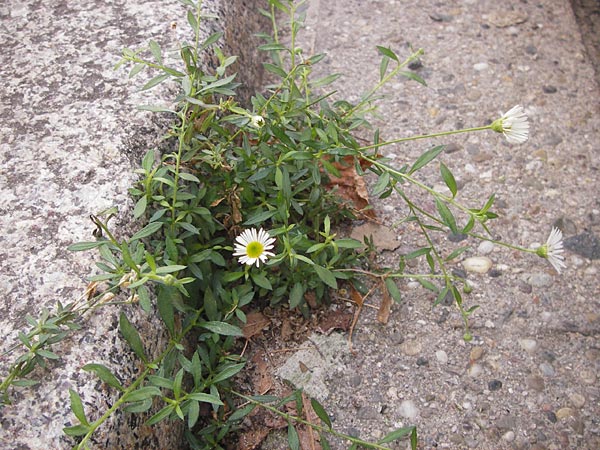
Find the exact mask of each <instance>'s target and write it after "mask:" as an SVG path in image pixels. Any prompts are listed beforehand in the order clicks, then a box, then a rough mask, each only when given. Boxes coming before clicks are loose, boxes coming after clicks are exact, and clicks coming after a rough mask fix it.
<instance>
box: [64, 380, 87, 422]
mask: <svg viewBox="0 0 600 450" xmlns="http://www.w3.org/2000/svg"><path fill="white" fill-rule="evenodd" d="M69 398H70V399H71V411H73V414H75V417H77V419H79V421H80V422H81V423H82V425H85V426H88V425H89V422H88V421H87V419H86V417H85V411H84V410H83V403H82V402H81V397H79V394H78V393H77V392H75V391H74V390H73V389H69Z"/></svg>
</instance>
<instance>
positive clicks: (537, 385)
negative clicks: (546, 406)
mask: <svg viewBox="0 0 600 450" xmlns="http://www.w3.org/2000/svg"><path fill="white" fill-rule="evenodd" d="M525 382H526V383H527V386H528V387H529V388H531V389H533V390H534V391H538V392H542V391H543V390H544V388H545V387H546V384H545V383H544V379H543V378H542V377H540V376H537V375H532V376H529V377H527V378H526V379H525Z"/></svg>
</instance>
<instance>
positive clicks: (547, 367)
mask: <svg viewBox="0 0 600 450" xmlns="http://www.w3.org/2000/svg"><path fill="white" fill-rule="evenodd" d="M539 368H540V371H541V372H542V374H544V375H545V376H547V377H553V376H554V375H555V374H556V371H555V370H554V367H552V365H551V364H549V363H546V362H543V363H541V364H540V365H539Z"/></svg>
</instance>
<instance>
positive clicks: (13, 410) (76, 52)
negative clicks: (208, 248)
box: [0, 0, 268, 449]
mask: <svg viewBox="0 0 600 450" xmlns="http://www.w3.org/2000/svg"><path fill="white" fill-rule="evenodd" d="M259 6H263V5H262V2H261V1H260V0H250V1H244V0H233V1H230V0H204V2H203V7H204V9H205V13H207V14H211V15H215V16H216V17H217V19H214V20H208V21H206V22H205V23H204V24H203V34H204V36H205V37H207V36H209V35H210V34H212V33H213V32H215V31H218V30H222V31H224V39H223V41H224V44H225V50H224V51H225V52H226V53H228V54H237V55H239V56H240V58H239V60H238V61H239V62H238V64H237V67H235V68H234V70H237V71H238V72H239V75H238V79H239V81H241V82H242V83H244V84H245V86H246V87H245V90H244V91H243V94H244V95H245V96H246V98H247V97H248V94H249V93H250V92H251V91H252V90H253V88H255V87H257V86H260V83H261V67H260V64H259V59H258V56H257V54H256V50H255V49H256V46H257V44H258V43H259V42H258V40H257V38H254V37H253V34H254V33H256V32H258V31H264V30H265V29H266V28H267V27H268V24H264V20H265V19H264V17H263V16H261V15H260V14H259V12H258V7H259ZM0 23H1V30H0V47H1V48H2V52H1V53H0V79H1V80H2V89H1V90H0V168H1V169H0V194H1V197H2V199H3V201H2V204H1V206H0V228H1V229H2V234H0V269H1V270H0V308H1V310H2V317H1V318H0V330H1V331H2V335H3V340H2V343H1V344H0V354H2V353H3V352H4V351H6V350H7V349H9V348H10V347H11V346H13V345H14V344H15V343H17V342H18V340H17V333H18V331H19V330H20V329H22V328H24V327H26V322H25V320H24V318H25V315H26V314H30V315H31V316H33V317H37V316H38V315H39V313H40V311H41V310H42V308H49V309H52V308H53V307H54V306H55V304H56V302H57V301H58V300H60V301H61V302H62V303H63V304H66V303H69V302H71V301H74V300H76V299H77V298H79V297H80V296H81V294H82V293H83V291H84V289H85V286H86V282H85V278H86V277H87V276H88V275H90V274H91V273H92V272H93V271H94V260H95V259H96V255H95V254H94V252H85V253H75V254H74V253H70V252H68V251H67V250H66V248H67V246H68V245H70V244H72V243H75V242H79V241H87V240H93V237H92V235H91V233H92V231H93V229H94V226H93V225H92V223H91V222H90V221H89V218H88V216H89V215H90V214H92V213H98V212H99V211H101V210H103V209H105V208H108V207H111V206H118V207H119V210H120V214H119V216H118V217H117V218H115V219H113V220H112V221H111V223H110V225H111V228H112V229H113V230H114V232H115V233H116V234H117V235H118V236H128V235H131V230H132V229H133V226H132V224H131V223H130V220H131V213H130V210H131V206H132V204H131V201H130V200H129V198H128V194H127V189H128V188H129V187H130V186H131V184H132V182H133V181H134V176H133V174H132V173H133V168H134V166H135V165H137V164H138V162H139V158H140V156H141V155H142V154H144V153H145V152H146V151H147V150H148V149H150V148H153V147H156V146H157V145H158V143H159V141H160V137H161V136H162V135H163V134H164V131H165V129H166V123H167V122H166V120H168V119H163V122H162V123H159V121H158V120H157V119H156V118H157V117H158V116H156V115H153V114H151V113H148V112H142V111H137V110H136V109H135V107H136V105H139V104H161V103H162V104H168V103H167V102H169V101H170V100H171V99H172V92H170V90H172V87H169V86H168V85H166V84H165V85H164V86H163V85H161V86H158V87H157V88H155V89H153V90H150V91H148V92H144V93H142V92H140V91H139V88H140V86H141V85H142V80H143V79H144V77H149V76H150V74H141V75H140V79H134V80H133V81H130V80H128V79H127V71H126V70H120V71H118V72H115V71H114V70H113V66H114V65H115V63H116V62H117V61H118V60H119V58H120V54H121V50H122V48H123V47H130V48H139V47H142V46H145V45H146V44H147V42H148V40H149V39H154V40H155V41H157V42H158V43H159V44H160V45H161V46H162V47H163V49H165V50H166V49H176V48H177V44H176V42H177V41H178V40H180V39H185V40H188V41H189V40H190V39H189V36H190V35H189V33H188V30H189V28H188V27H187V23H186V16H185V9H184V7H183V6H182V5H181V4H180V2H178V1H176V0H140V1H136V2H131V1H127V0H115V1H111V2H104V1H100V0H90V1H85V2H84V1H79V2H58V1H52V2H39V1H36V0H26V1H21V0H7V1H4V2H2V4H1V5H0ZM174 24H176V25H174ZM211 64H214V61H213V60H212V59H211V57H210V55H208V54H207V59H206V65H207V67H209V66H210V65H211ZM119 311H120V309H119V308H116V307H110V308H104V309H100V310H98V311H96V312H94V313H93V314H92V315H91V316H89V317H85V318H84V319H83V320H82V321H81V325H82V326H83V329H82V330H81V331H80V332H77V333H74V334H73V335H72V337H70V338H69V339H67V340H66V341H65V342H64V343H62V344H59V345H56V346H55V347H54V348H53V350H54V351H55V352H56V353H57V354H59V355H60V356H61V359H60V360H57V361H56V362H50V363H49V364H48V368H47V369H46V370H39V369H36V370H35V371H34V372H33V373H32V374H31V375H30V378H32V379H39V380H41V383H40V384H39V385H38V386H36V387H33V388H16V389H13V390H12V391H11V398H12V400H13V405H10V406H5V407H3V408H2V409H0V420H1V423H2V426H1V428H0V447H1V448H19V449H49V448H51V449H63V448H71V447H72V445H73V444H74V441H73V440H72V439H70V438H67V437H66V436H65V435H64V434H63V432H62V428H63V427H64V426H65V425H70V424H73V423H76V419H75V417H74V416H73V415H72V414H71V412H70V410H69V394H68V389H69V388H72V389H74V390H76V391H77V392H79V394H80V395H81V397H82V399H83V403H84V407H85V409H86V412H87V414H88V416H89V418H90V419H96V418H97V417H98V416H100V415H101V414H102V413H103V412H104V411H105V410H106V409H107V408H108V407H109V405H111V404H112V403H114V401H115V399H116V396H115V395H114V392H112V391H111V390H110V389H108V388H107V387H106V386H105V385H103V384H102V383H100V382H99V381H98V379H97V378H96V377H95V376H93V375H91V374H89V373H87V372H84V371H82V370H81V367H82V366H83V365H85V364H86V363H91V362H95V363H103V364H105V365H107V366H109V367H111V368H112V369H113V370H114V371H115V373H116V375H117V377H119V378H120V379H121V381H122V382H123V383H125V384H126V383H127V380H130V379H131V378H132V377H133V376H135V374H136V373H137V371H138V370H139V368H138V367H137V365H136V364H137V363H136V361H135V358H133V357H132V356H131V352H130V350H129V349H128V348H127V345H126V344H123V342H122V340H121V338H120V336H119V335H118V331H117V330H118V326H117V323H118V314H119ZM127 314H128V316H129V317H130V319H132V321H134V322H136V323H137V326H138V329H139V330H140V333H141V334H142V338H143V340H144V343H145V345H146V348H147V352H148V353H149V354H157V352H159V351H160V350H161V348H162V347H163V346H164V344H165V342H166V341H167V338H166V336H163V335H161V334H160V333H159V332H158V331H157V330H161V329H162V328H163V327H162V326H161V325H160V324H159V323H158V321H157V320H156V319H154V318H152V317H148V316H144V315H142V314H140V313H139V311H137V308H132V309H130V310H128V311H127ZM16 356H18V355H15V354H8V355H2V356H1V357H0V377H4V376H5V375H6V373H7V371H8V369H9V365H10V364H11V363H12V361H13V360H14V358H16ZM144 420H145V418H144V417H141V416H137V415H130V414H116V415H115V416H114V417H113V418H112V419H111V420H110V421H109V422H107V423H105V424H104V425H103V426H102V427H101V429H99V430H98V432H97V434H96V436H95V440H94V441H93V442H92V446H93V447H94V448H114V449H116V448H157V449H158V448H180V443H181V432H182V429H181V427H180V426H179V425H180V424H175V423H171V422H164V423H163V424H159V425H158V426H156V427H155V428H149V427H145V426H143V425H142V424H143V421H144Z"/></svg>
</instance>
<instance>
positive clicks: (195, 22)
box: [187, 10, 198, 33]
mask: <svg viewBox="0 0 600 450" xmlns="http://www.w3.org/2000/svg"><path fill="white" fill-rule="evenodd" d="M187 21H188V23H189V24H190V27H192V30H194V33H198V19H196V16H195V15H194V13H193V12H192V10H189V11H188V13H187Z"/></svg>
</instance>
